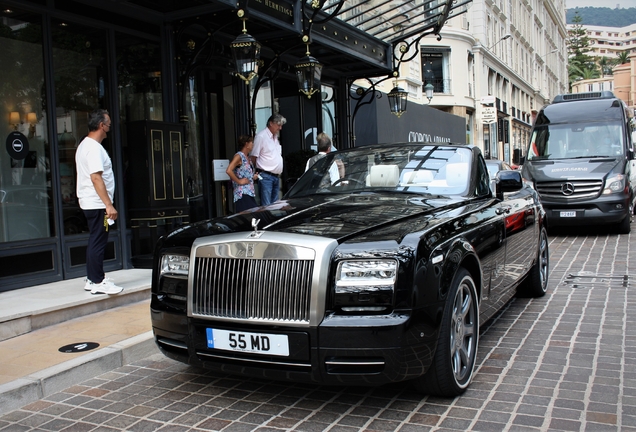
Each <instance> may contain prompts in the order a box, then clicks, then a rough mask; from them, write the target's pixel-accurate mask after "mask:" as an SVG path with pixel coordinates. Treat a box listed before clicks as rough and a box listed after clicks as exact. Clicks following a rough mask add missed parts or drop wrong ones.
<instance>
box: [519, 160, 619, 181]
mask: <svg viewBox="0 0 636 432" xmlns="http://www.w3.org/2000/svg"><path fill="white" fill-rule="evenodd" d="M622 163H623V162H622V161H621V159H617V158H612V157H606V158H582V159H567V160H566V159H555V160H536V161H535V160H533V161H531V162H530V161H529V162H526V164H525V165H524V166H523V173H524V178H530V179H532V180H534V181H535V182H544V181H554V180H559V179H567V180H602V179H603V178H605V176H607V174H608V173H609V172H611V171H612V170H614V168H616V167H617V166H618V165H619V164H622Z"/></svg>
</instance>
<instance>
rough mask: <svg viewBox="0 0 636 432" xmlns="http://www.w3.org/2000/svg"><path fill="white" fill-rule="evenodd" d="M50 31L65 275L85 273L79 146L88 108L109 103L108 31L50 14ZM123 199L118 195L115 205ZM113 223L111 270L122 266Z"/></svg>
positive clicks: (106, 263) (85, 232)
mask: <svg viewBox="0 0 636 432" xmlns="http://www.w3.org/2000/svg"><path fill="white" fill-rule="evenodd" d="M51 36H52V47H53V74H54V83H55V106H56V108H55V122H56V126H57V128H56V129H57V136H56V137H55V138H54V139H55V141H56V143H57V146H56V149H57V157H58V159H59V167H60V172H59V178H56V179H55V181H57V182H59V189H60V193H61V197H62V200H61V201H62V203H61V204H62V213H63V222H62V232H61V233H60V234H61V235H60V237H61V243H62V249H63V262H64V277H65V279H67V278H69V277H81V276H84V275H85V274H86V268H85V265H86V243H87V239H88V226H87V224H86V219H85V217H84V213H83V211H82V210H81V209H80V207H79V203H78V200H77V196H76V194H75V186H76V185H75V182H76V175H77V173H76V169H75V151H76V149H77V147H78V145H79V144H80V143H81V141H82V139H83V138H84V137H85V136H86V134H87V133H88V114H89V113H90V112H91V111H92V110H94V109H96V108H105V109H108V98H107V95H108V90H109V85H108V84H109V83H108V79H107V76H106V71H107V68H106V58H107V50H106V42H107V33H106V31H105V30H100V29H95V28H89V27H84V26H81V25H78V24H75V23H69V22H66V21H61V20H52V25H51ZM114 126H115V127H113V128H112V129H111V132H110V134H109V136H108V137H107V138H106V139H105V140H104V141H103V142H102V145H103V146H104V148H105V149H106V151H107V152H108V154H109V155H110V157H111V159H112V160H113V166H114V168H115V169H116V167H117V164H116V163H115V154H114V152H113V149H114V145H113V143H114V141H115V137H114V136H113V135H114V133H115V131H117V130H118V129H117V125H114ZM118 187H120V185H118ZM121 205H122V204H121V203H118V202H117V201H116V200H115V206H116V207H118V206H121ZM110 229H111V233H110V235H109V243H108V246H107V248H106V255H105V259H104V267H105V269H106V270H107V271H108V270H114V269H117V268H121V264H122V258H121V254H120V250H121V247H120V243H121V242H120V233H119V224H115V225H113V226H112V227H111V228H110Z"/></svg>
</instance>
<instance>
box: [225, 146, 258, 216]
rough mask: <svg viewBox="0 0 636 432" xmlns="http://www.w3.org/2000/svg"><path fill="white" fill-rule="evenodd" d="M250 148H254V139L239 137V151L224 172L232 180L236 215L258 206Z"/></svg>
mask: <svg viewBox="0 0 636 432" xmlns="http://www.w3.org/2000/svg"><path fill="white" fill-rule="evenodd" d="M252 147H254V138H253V137H250V136H246V135H241V136H240V137H239V140H238V148H239V151H238V152H236V154H235V155H234V157H233V158H232V161H231V162H230V164H229V165H228V167H227V170H226V171H225V172H226V173H227V175H228V176H230V179H231V180H232V186H233V187H234V207H235V209H236V212H237V213H238V212H242V211H243V210H247V209H251V208H253V207H256V206H257V205H258V204H256V198H255V196H256V195H255V192H254V179H255V178H256V176H257V174H256V172H255V170H254V166H253V165H252V163H251V162H250V158H249V157H248V156H249V154H250V152H251V151H252Z"/></svg>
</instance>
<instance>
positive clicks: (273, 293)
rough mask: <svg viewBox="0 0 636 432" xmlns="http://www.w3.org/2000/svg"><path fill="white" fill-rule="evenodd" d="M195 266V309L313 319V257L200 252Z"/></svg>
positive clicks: (207, 313)
mask: <svg viewBox="0 0 636 432" xmlns="http://www.w3.org/2000/svg"><path fill="white" fill-rule="evenodd" d="M194 267H195V268H194V280H193V298H192V300H193V301H192V308H193V310H192V312H193V313H194V314H195V315H200V316H208V317H219V318H234V319H256V320H265V321H278V322H280V321H284V322H285V321H286V322H290V321H291V322H304V323H308V322H309V318H310V298H311V281H312V277H313V270H314V261H313V260H307V259H244V258H217V257H212V258H202V257H198V258H197V259H196V262H195V266H194Z"/></svg>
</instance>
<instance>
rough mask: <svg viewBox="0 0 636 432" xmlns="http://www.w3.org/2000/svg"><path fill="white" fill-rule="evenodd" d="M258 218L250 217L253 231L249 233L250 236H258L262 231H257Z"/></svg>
mask: <svg viewBox="0 0 636 432" xmlns="http://www.w3.org/2000/svg"><path fill="white" fill-rule="evenodd" d="M260 221H261V220H260V219H256V218H252V228H254V232H253V233H250V237H251V238H259V237H260V236H261V235H262V234H263V233H262V232H259V231H258V223H259V222H260Z"/></svg>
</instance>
